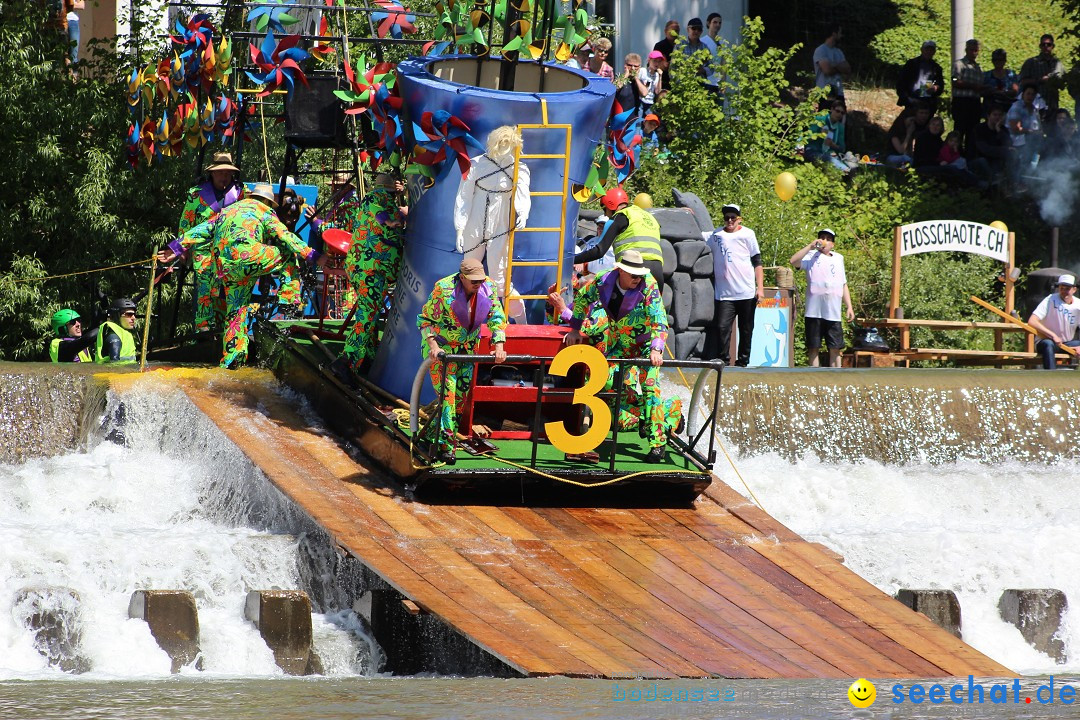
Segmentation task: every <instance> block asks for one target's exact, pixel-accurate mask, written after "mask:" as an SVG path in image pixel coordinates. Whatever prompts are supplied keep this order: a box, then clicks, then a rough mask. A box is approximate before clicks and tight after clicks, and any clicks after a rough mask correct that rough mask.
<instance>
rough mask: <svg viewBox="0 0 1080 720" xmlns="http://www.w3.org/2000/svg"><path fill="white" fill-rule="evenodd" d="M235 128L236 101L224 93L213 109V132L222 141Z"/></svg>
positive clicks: (226, 138) (230, 136)
mask: <svg viewBox="0 0 1080 720" xmlns="http://www.w3.org/2000/svg"><path fill="white" fill-rule="evenodd" d="M235 130H236V102H235V101H234V100H231V99H229V98H228V97H226V96H225V95H222V96H221V98H220V99H219V100H218V101H217V107H216V108H215V111H214V134H215V136H216V137H219V138H221V141H222V142H223V143H224V142H226V141H227V140H229V139H230V138H232V136H233V132H234V131H235Z"/></svg>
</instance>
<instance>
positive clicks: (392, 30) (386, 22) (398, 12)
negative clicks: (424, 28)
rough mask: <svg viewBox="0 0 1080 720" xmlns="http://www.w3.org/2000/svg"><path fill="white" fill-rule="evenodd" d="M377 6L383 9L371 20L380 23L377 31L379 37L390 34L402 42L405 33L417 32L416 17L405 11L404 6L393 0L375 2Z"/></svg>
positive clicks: (376, 0) (376, 12)
mask: <svg viewBox="0 0 1080 720" xmlns="http://www.w3.org/2000/svg"><path fill="white" fill-rule="evenodd" d="M375 4H376V5H378V6H379V7H380V8H381V9H380V10H376V11H375V12H373V13H371V20H372V22H374V23H378V26H377V27H376V29H375V32H376V34H378V36H379V37H381V38H384V37H386V36H387V34H389V35H390V36H391V37H393V38H396V39H398V40H400V39H401V38H402V35H403V34H404V33H408V34H410V35H411V34H412V33H414V32H416V26H415V25H413V23H414V22H416V16H415V15H413V14H412V13H411V12H409V11H408V10H406V9H405V7H404V6H402V5H400V4H398V3H396V2H392V0H375Z"/></svg>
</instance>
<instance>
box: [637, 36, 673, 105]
mask: <svg viewBox="0 0 1080 720" xmlns="http://www.w3.org/2000/svg"><path fill="white" fill-rule="evenodd" d="M663 64H664V54H663V53H662V52H660V51H659V50H653V51H652V52H651V53H649V62H648V63H647V64H646V65H645V67H643V68H641V69H640V70H638V74H637V79H638V82H640V83H641V84H642V85H643V86H644V87H645V90H646V92H645V94H644V95H642V96H641V114H642V116H643V117H644V116H645V115H648V114H649V113H651V112H652V107H653V105H655V104H656V103H658V102H660V98H662V97H664V95H666V94H667V90H664V89H663V88H662V87H660V85H661V83H660V79H661V78H662V77H663V76H664V69H663V67H662V66H663Z"/></svg>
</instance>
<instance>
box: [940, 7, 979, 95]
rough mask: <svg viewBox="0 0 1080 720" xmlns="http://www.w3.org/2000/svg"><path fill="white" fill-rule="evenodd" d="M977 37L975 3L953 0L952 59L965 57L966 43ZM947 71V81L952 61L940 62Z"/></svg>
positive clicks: (946, 80)
mask: <svg viewBox="0 0 1080 720" xmlns="http://www.w3.org/2000/svg"><path fill="white" fill-rule="evenodd" d="M973 37H975V5H974V2H973V0H952V59H953V60H954V61H956V60H959V59H960V58H962V57H964V52H965V48H964V45H965V44H966V43H967V41H968V40H970V39H971V38H973ZM940 64H941V67H942V69H943V70H944V71H945V75H946V77H945V82H948V81H949V73H950V72H952V63H951V62H950V63H949V64H948V65H946V64H945V63H943V62H942V63H940Z"/></svg>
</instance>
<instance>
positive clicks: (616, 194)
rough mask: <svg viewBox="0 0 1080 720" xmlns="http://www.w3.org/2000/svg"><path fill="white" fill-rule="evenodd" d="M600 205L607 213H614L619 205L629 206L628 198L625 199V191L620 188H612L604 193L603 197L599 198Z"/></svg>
mask: <svg viewBox="0 0 1080 720" xmlns="http://www.w3.org/2000/svg"><path fill="white" fill-rule="evenodd" d="M600 204H601V205H603V206H604V208H605V209H606V210H607V211H608V212H615V211H616V210H618V209H619V206H620V205H629V204H630V198H629V197H627V195H626V191H625V190H623V189H622V188H621V187H613V188H611V189H610V190H608V191H607V192H606V193H604V197H602V198H600Z"/></svg>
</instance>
